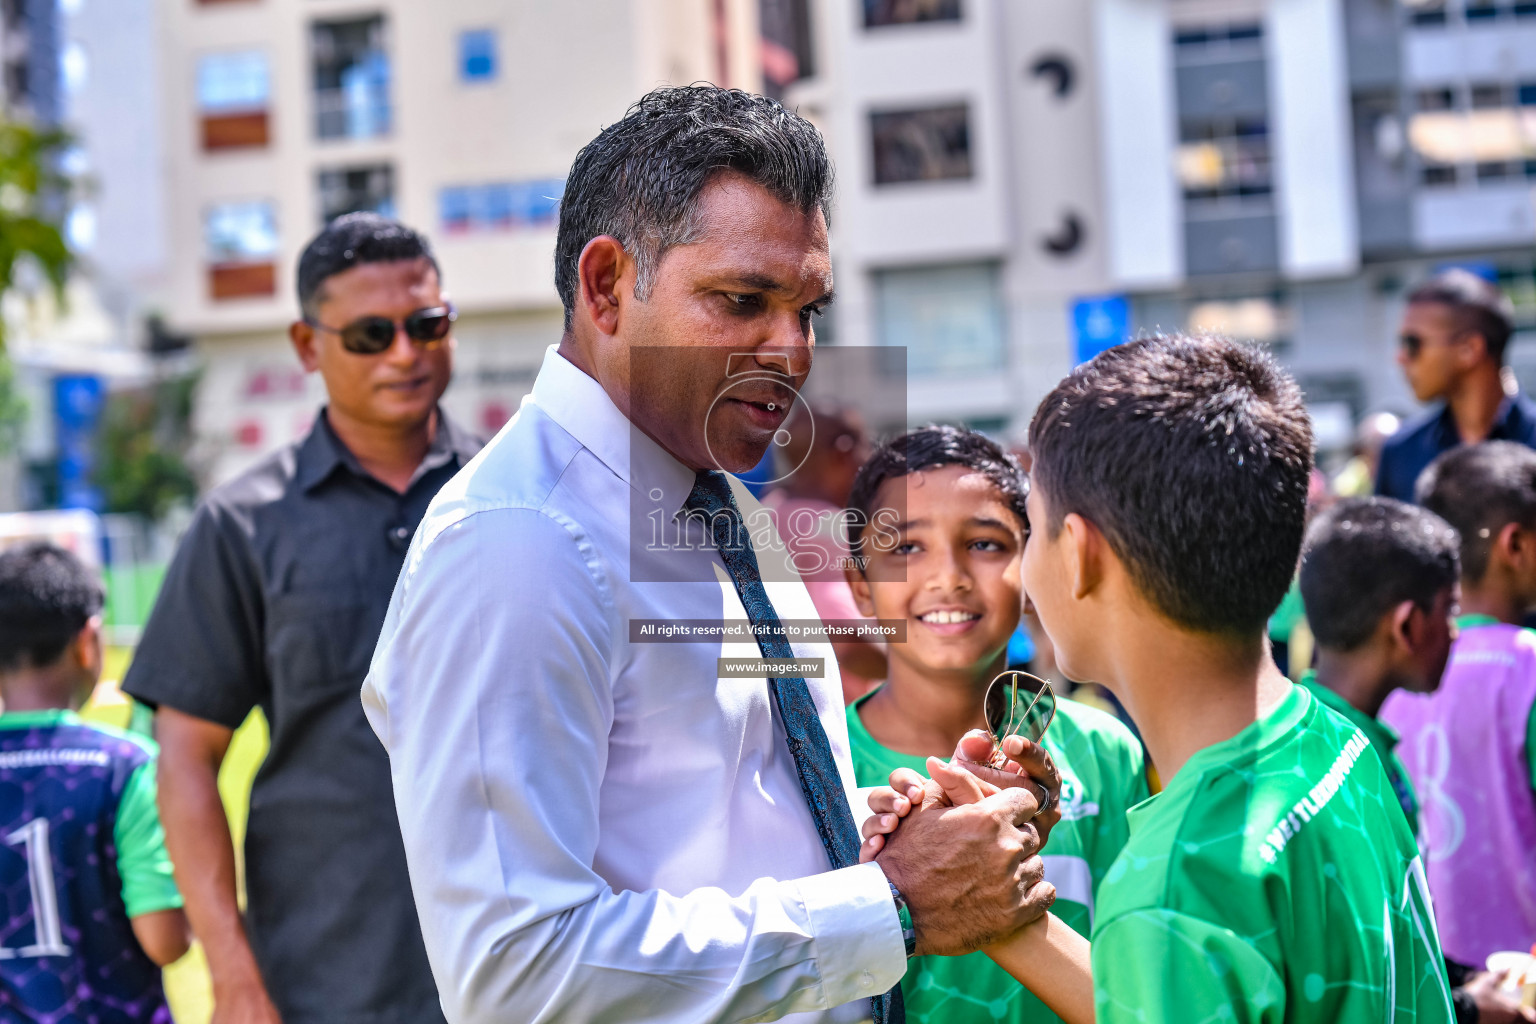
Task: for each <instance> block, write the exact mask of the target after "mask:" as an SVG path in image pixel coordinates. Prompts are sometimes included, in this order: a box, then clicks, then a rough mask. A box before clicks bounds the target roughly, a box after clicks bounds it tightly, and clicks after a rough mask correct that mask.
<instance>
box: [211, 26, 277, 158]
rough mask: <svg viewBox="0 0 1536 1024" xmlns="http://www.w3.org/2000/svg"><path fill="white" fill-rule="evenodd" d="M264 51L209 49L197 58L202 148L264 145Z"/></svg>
mask: <svg viewBox="0 0 1536 1024" xmlns="http://www.w3.org/2000/svg"><path fill="white" fill-rule="evenodd" d="M271 88H272V83H271V76H270V73H269V71H268V68H267V55H266V54H265V53H263V52H261V51H260V50H247V51H242V52H238V53H212V54H209V55H207V56H206V57H203V58H202V59H201V60H199V61H198V62H197V109H198V114H199V115H200V117H201V119H202V139H203V149H205V150H216V149H236V148H241V147H245V146H265V145H266V144H267V142H268V130H269V129H268V123H267V121H268V117H267V104H268V101H269V99H270V96H271Z"/></svg>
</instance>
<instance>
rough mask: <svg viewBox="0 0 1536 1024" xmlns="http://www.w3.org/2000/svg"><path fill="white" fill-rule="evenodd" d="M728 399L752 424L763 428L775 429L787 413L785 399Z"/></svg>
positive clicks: (787, 407) (787, 403) (787, 405)
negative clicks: (758, 400) (757, 400)
mask: <svg viewBox="0 0 1536 1024" xmlns="http://www.w3.org/2000/svg"><path fill="white" fill-rule="evenodd" d="M729 401H731V402H733V403H735V404H736V405H737V406H739V407H740V408H741V409H742V411H743V412H744V413H745V414H746V416H747V419H748V420H749V421H750V422H751V423H752V425H753V426H755V427H759V428H761V429H763V430H777V429H778V428H779V426H780V425H781V424H782V423H783V422H784V419H785V417H787V416H788V415H789V402H787V401H778V400H774V401H768V400H764V401H760V402H756V401H748V400H746V399H741V398H732V399H729Z"/></svg>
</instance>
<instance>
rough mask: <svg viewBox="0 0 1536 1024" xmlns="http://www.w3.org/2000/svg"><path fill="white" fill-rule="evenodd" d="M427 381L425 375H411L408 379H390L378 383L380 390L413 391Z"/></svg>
mask: <svg viewBox="0 0 1536 1024" xmlns="http://www.w3.org/2000/svg"><path fill="white" fill-rule="evenodd" d="M426 383H427V378H426V376H425V375H422V376H420V377H412V378H410V379H409V380H392V381H388V382H386V383H384V384H380V385H379V390H380V391H415V390H416V389H417V388H419V387H422V386H423V385H425V384H426Z"/></svg>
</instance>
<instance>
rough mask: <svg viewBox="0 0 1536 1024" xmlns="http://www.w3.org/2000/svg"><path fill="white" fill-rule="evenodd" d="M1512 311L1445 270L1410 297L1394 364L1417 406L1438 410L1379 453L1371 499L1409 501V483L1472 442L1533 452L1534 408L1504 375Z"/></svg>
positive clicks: (1477, 281) (1469, 277) (1461, 274)
mask: <svg viewBox="0 0 1536 1024" xmlns="http://www.w3.org/2000/svg"><path fill="white" fill-rule="evenodd" d="M1513 333H1514V307H1513V306H1512V305H1511V304H1510V301H1509V299H1508V298H1507V297H1505V296H1504V295H1503V293H1501V292H1500V291H1499V289H1498V288H1496V287H1495V286H1493V285H1492V284H1489V283H1488V282H1487V281H1484V280H1483V279H1482V278H1480V277H1478V276H1477V275H1476V274H1474V273H1472V272H1471V271H1468V270H1462V269H1459V268H1458V269H1452V270H1446V271H1443V272H1441V273H1439V274H1437V275H1435V276H1434V277H1432V278H1430V279H1429V280H1428V281H1426V282H1424V283H1423V284H1421V285H1419V286H1418V287H1417V288H1415V289H1414V290H1413V291H1412V292H1410V293H1409V294H1408V308H1407V310H1405V311H1404V313H1403V324H1402V330H1401V334H1400V336H1399V344H1400V347H1399V349H1398V355H1397V361H1398V363H1399V364H1400V365H1401V366H1402V368H1403V374H1404V376H1406V377H1407V378H1408V386H1409V387H1411V388H1413V394H1414V396H1415V397H1416V398H1418V400H1419V401H1421V402H1435V401H1439V402H1442V403H1443V404H1442V405H1441V406H1440V407H1439V408H1437V409H1435V410H1433V411H1432V412H1430V413H1428V414H1427V415H1425V416H1424V417H1422V418H1421V419H1418V420H1415V421H1413V422H1411V423H1409V424H1408V425H1406V426H1405V427H1403V428H1402V429H1401V430H1399V431H1398V432H1397V433H1396V434H1395V435H1393V436H1392V438H1391V440H1389V441H1388V442H1387V443H1386V445H1384V446H1383V447H1382V450H1381V460H1380V463H1379V465H1378V468H1377V470H1376V493H1377V494H1380V495H1383V496H1385V497H1389V498H1397V499H1398V500H1399V501H1408V502H1411V501H1413V485H1414V483H1415V481H1417V480H1418V478H1419V474H1420V473H1421V472H1423V471H1424V467H1425V466H1427V465H1429V464H1430V463H1431V462H1432V461H1434V458H1435V456H1437V455H1439V454H1440V453H1441V452H1445V451H1449V450H1450V449H1452V448H1455V447H1457V446H1459V445H1462V444H1473V443H1476V442H1478V441H1519V442H1520V443H1521V444H1524V445H1529V446H1532V447H1536V402H1532V401H1531V400H1530V399H1529V398H1527V397H1525V396H1524V395H1522V394H1520V393H1519V389H1518V388H1517V387H1514V386H1513V377H1512V376H1509V375H1508V374H1506V372H1505V369H1504V348H1505V346H1506V345H1507V344H1508V343H1509V337H1510V335H1511V334H1513Z"/></svg>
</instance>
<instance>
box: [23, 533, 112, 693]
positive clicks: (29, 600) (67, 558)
mask: <svg viewBox="0 0 1536 1024" xmlns="http://www.w3.org/2000/svg"><path fill="white" fill-rule="evenodd" d="M103 601H104V595H103V593H102V589H101V584H100V583H99V582H97V580H96V578H95V576H93V575H92V574H91V572H90V570H88V569H86V567H85V566H84V565H82V564H80V560H79V559H78V558H76V557H75V556H74V555H72V554H70V553H69V552H68V551H65V550H64V549H63V548H61V547H58V546H56V545H53V544H48V543H42V542H38V543H31V544H23V545H21V546H20V547H15V548H11V549H10V550H8V551H4V552H0V672H14V671H15V670H17V669H21V668H41V667H42V666H45V665H51V664H53V663H54V662H55V661H58V660H59V657H60V656H61V655H62V654H63V653H64V649H65V648H66V647H68V646H69V644H70V642H71V641H73V640H74V639H75V637H77V636H79V635H80V631H81V630H82V629H84V628H85V624H86V622H87V621H89V620H90V618H91V616H93V615H96V614H97V613H98V612H100V611H101V607H102V603H103Z"/></svg>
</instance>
